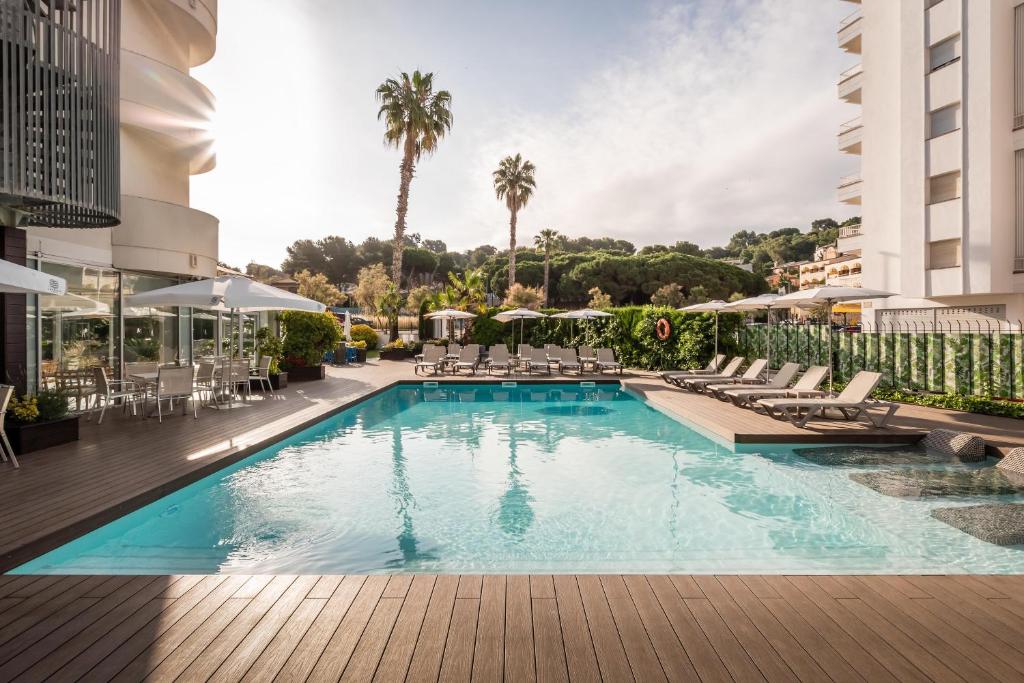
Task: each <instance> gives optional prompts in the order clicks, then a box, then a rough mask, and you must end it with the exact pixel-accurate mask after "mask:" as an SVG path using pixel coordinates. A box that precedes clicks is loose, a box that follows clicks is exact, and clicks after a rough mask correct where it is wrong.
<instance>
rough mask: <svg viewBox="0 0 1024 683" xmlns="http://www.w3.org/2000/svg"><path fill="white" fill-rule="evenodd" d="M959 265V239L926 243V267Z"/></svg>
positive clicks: (954, 266)
mask: <svg viewBox="0 0 1024 683" xmlns="http://www.w3.org/2000/svg"><path fill="white" fill-rule="evenodd" d="M959 265H960V240H939V241H937V242H929V243H928V268H930V269H932V270H937V269H939V268H956V267H958V266H959Z"/></svg>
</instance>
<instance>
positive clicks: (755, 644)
mask: <svg viewBox="0 0 1024 683" xmlns="http://www.w3.org/2000/svg"><path fill="white" fill-rule="evenodd" d="M694 580H695V581H696V582H697V586H698V587H700V589H701V591H703V592H704V595H705V596H706V597H707V599H708V601H709V602H710V603H711V605H712V607H714V608H715V611H717V612H718V613H719V614H720V615H721V617H722V620H723V621H724V622H725V624H726V625H727V626H728V627H729V630H731V631H732V632H733V635H735V636H736V640H738V641H739V642H740V644H741V645H742V646H743V649H744V650H745V651H746V653H747V655H748V656H749V657H750V659H751V660H752V661H753V662H754V664H756V665H757V668H758V669H760V670H761V673H762V674H764V677H765V678H767V679H768V680H770V681H774V680H786V679H791V678H793V677H794V674H796V672H794V671H793V670H792V669H791V668H790V666H789V664H788V663H787V661H786V660H784V659H783V658H782V656H781V655H780V654H779V653H778V652H777V651H776V650H775V648H774V647H772V644H771V643H769V642H768V640H766V639H765V637H764V634H762V633H761V631H760V630H759V629H758V628H757V626H756V625H755V624H754V623H753V622H752V621H751V620H750V618H749V617H747V615H746V614H744V612H743V610H741V609H740V607H739V606H738V605H737V604H736V603H735V602H734V601H733V599H732V598H731V597H729V594H728V592H727V591H726V590H725V589H723V588H722V586H721V584H719V583H718V581H717V580H716V579H715V577H713V576H697V577H694ZM687 604H689V603H687ZM815 668H817V667H815ZM797 677H799V674H797Z"/></svg>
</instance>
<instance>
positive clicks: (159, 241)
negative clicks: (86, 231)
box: [110, 195, 220, 277]
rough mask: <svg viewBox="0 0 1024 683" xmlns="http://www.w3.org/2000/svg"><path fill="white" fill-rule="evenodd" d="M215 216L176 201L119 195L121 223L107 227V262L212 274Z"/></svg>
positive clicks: (134, 267)
mask: <svg viewBox="0 0 1024 683" xmlns="http://www.w3.org/2000/svg"><path fill="white" fill-rule="evenodd" d="M219 224H220V222H219V221H218V220H217V218H216V217H215V216H211V215H210V214H208V213H205V212H203V211H197V210H196V209H190V208H188V207H187V206H181V205H180V204H171V203H170V202H161V201H157V200H155V199H146V198H144V197H131V196H128V195H122V196H121V225H119V226H118V227H116V228H114V229H112V230H111V240H110V242H111V246H112V247H113V265H114V267H116V268H123V269H125V270H137V271H143V272H150V273H170V274H174V275H185V276H193V277H214V276H215V275H216V274H217V232H218V228H219Z"/></svg>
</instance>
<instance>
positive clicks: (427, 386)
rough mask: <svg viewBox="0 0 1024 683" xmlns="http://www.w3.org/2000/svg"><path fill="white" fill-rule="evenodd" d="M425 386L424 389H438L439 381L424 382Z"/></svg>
mask: <svg viewBox="0 0 1024 683" xmlns="http://www.w3.org/2000/svg"><path fill="white" fill-rule="evenodd" d="M423 388H424V389H437V382H424V383H423Z"/></svg>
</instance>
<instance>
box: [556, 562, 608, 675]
mask: <svg viewBox="0 0 1024 683" xmlns="http://www.w3.org/2000/svg"><path fill="white" fill-rule="evenodd" d="M552 583H553V584H554V587H555V602H556V603H557V607H558V622H559V625H560V626H561V631H562V646H563V648H564V649H565V665H566V669H567V670H568V673H569V680H570V681H596V680H597V679H598V678H599V676H600V675H601V671H600V668H599V667H598V664H597V654H596V653H595V652H594V641H593V639H592V638H591V635H590V626H589V624H588V623H587V615H586V612H584V610H583V599H582V598H581V597H580V589H579V585H578V584H577V582H576V577H575V576H572V575H559V576H556V577H554V579H553V581H552Z"/></svg>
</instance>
